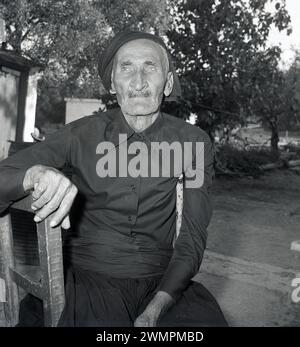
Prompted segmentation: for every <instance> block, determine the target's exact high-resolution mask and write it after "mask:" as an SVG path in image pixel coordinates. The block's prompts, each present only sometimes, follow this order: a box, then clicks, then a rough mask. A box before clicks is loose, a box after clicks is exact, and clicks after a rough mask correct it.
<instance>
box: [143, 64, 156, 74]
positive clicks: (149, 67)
mask: <svg viewBox="0 0 300 347" xmlns="http://www.w3.org/2000/svg"><path fill="white" fill-rule="evenodd" d="M145 70H146V71H149V72H152V71H156V66H155V65H154V64H147V65H146V67H145Z"/></svg>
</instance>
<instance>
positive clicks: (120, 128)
mask: <svg viewBox="0 0 300 347" xmlns="http://www.w3.org/2000/svg"><path fill="white" fill-rule="evenodd" d="M163 118H164V116H163V113H161V112H160V113H159V115H158V117H157V118H156V119H155V121H154V122H153V123H152V124H151V125H150V126H149V127H148V128H146V129H145V130H144V131H141V132H136V131H134V129H132V128H131V127H130V125H129V124H128V122H127V120H126V118H125V117H124V115H123V113H122V111H121V109H120V108H118V109H117V111H116V113H115V115H114V120H113V121H112V123H111V126H112V128H111V134H110V136H109V137H110V139H109V140H110V141H111V142H113V143H114V145H115V146H119V145H120V144H121V143H122V142H123V141H126V140H127V139H129V138H130V137H132V136H134V137H135V138H136V139H137V141H142V142H146V143H148V144H150V143H151V141H153V140H154V139H155V137H156V135H157V132H158V130H159V129H161V127H162V125H163ZM119 134H126V138H124V140H123V141H122V142H119Z"/></svg>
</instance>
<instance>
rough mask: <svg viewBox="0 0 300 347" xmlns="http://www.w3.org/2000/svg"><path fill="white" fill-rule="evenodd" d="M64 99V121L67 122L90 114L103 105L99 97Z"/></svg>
mask: <svg viewBox="0 0 300 347" xmlns="http://www.w3.org/2000/svg"><path fill="white" fill-rule="evenodd" d="M65 101H66V118H65V123H66V124H68V123H70V122H73V121H74V120H76V119H79V118H82V117H84V116H90V115H92V114H93V112H95V111H98V110H99V108H100V107H101V108H103V107H104V106H105V105H104V104H103V103H102V101H101V100H99V99H75V98H74V99H73V98H65Z"/></svg>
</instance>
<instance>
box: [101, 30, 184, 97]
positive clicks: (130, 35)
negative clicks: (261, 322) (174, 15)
mask: <svg viewBox="0 0 300 347" xmlns="http://www.w3.org/2000/svg"><path fill="white" fill-rule="evenodd" d="M138 39H147V40H151V41H154V42H156V43H158V44H159V45H160V46H162V47H163V48H164V49H165V50H166V52H167V55H168V60H169V71H172V72H173V76H174V85H173V90H172V93H171V94H170V95H169V96H168V97H166V98H165V99H166V100H167V101H176V100H178V98H180V97H181V87H180V83H179V79H178V76H177V73H176V71H175V68H174V65H173V63H172V59H171V56H170V54H169V52H168V49H167V47H166V45H165V43H164V42H163V40H162V39H161V38H160V37H158V36H156V35H152V34H148V33H144V32H140V31H125V32H122V33H119V34H117V35H116V36H115V37H114V38H113V39H112V41H111V42H110V43H109V45H108V47H106V49H105V50H104V52H103V54H102V56H101V58H100V60H99V65H98V69H99V75H100V77H101V79H102V83H103V85H104V87H105V89H106V90H107V91H109V90H110V87H111V73H112V67H113V61H114V56H115V54H116V53H117V51H118V50H119V48H120V47H122V46H123V45H124V44H125V43H127V42H129V41H133V40H138Z"/></svg>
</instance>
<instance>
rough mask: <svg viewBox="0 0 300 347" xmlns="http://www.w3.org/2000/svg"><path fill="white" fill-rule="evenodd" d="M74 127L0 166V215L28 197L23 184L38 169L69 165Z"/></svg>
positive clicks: (60, 131) (57, 132) (62, 130)
mask: <svg viewBox="0 0 300 347" xmlns="http://www.w3.org/2000/svg"><path fill="white" fill-rule="evenodd" d="M70 134H71V132H70V126H68V125H67V126H65V127H63V128H61V129H60V130H58V131H56V132H55V133H53V134H51V135H49V136H48V137H47V139H46V140H45V141H43V142H39V143H36V144H33V145H32V146H30V147H28V148H26V149H23V150H21V151H19V152H17V153H16V154H14V155H12V156H10V157H8V158H6V159H4V160H2V161H1V162H0V213H1V212H3V211H4V210H5V209H6V208H7V207H8V206H9V205H10V204H11V203H13V202H14V201H16V200H18V199H21V198H22V197H24V196H25V195H27V194H28V192H27V193H26V192H25V191H24V189H23V180H24V177H25V173H26V171H27V170H28V169H29V168H30V167H32V166H34V165H45V166H51V167H54V168H56V169H62V168H63V167H64V166H65V165H66V164H67V163H68V154H69V147H70V137H71V135H70Z"/></svg>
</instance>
